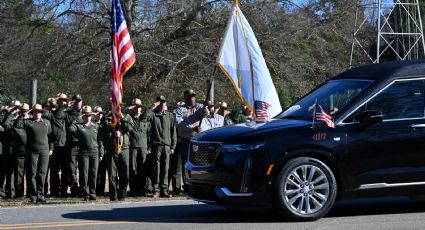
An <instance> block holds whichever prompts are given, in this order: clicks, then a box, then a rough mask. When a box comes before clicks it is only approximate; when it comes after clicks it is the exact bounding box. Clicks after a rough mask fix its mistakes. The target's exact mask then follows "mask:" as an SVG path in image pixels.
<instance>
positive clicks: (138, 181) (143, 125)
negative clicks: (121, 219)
mask: <svg viewBox="0 0 425 230" xmlns="http://www.w3.org/2000/svg"><path fill="white" fill-rule="evenodd" d="M128 110H129V111H130V115H126V116H125V117H124V119H123V124H124V125H127V127H128V131H129V137H130V193H131V194H132V195H134V196H136V195H145V194H146V193H149V192H150V191H149V185H150V182H151V181H150V177H149V176H150V174H151V173H149V172H148V171H147V170H146V169H147V167H148V164H147V162H146V157H147V155H148V142H149V140H148V139H149V138H150V137H149V135H150V133H149V132H150V123H149V122H148V121H147V120H146V116H143V114H142V101H141V100H140V99H138V98H136V99H133V101H132V105H131V106H130V107H129V108H128Z"/></svg>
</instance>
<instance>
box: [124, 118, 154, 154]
mask: <svg viewBox="0 0 425 230" xmlns="http://www.w3.org/2000/svg"><path fill="white" fill-rule="evenodd" d="M122 123H123V126H125V129H126V130H127V131H128V136H129V142H130V147H131V148H147V147H148V143H149V139H150V128H151V124H150V123H149V122H148V121H147V119H146V118H143V117H142V116H140V117H139V118H136V117H133V116H130V115H126V116H125V117H124V119H123V121H122Z"/></svg>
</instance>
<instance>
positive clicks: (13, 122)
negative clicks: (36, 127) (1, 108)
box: [4, 114, 27, 154]
mask: <svg viewBox="0 0 425 230" xmlns="http://www.w3.org/2000/svg"><path fill="white" fill-rule="evenodd" d="M4 124H5V126H6V127H12V129H11V134H12V139H13V152H14V153H20V154H25V150H26V144H27V132H26V131H25V129H24V118H23V117H22V116H19V117H18V118H17V119H15V118H14V116H13V115H12V114H9V115H8V116H7V117H6V119H5V120H4Z"/></svg>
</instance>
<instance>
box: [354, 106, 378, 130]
mask: <svg viewBox="0 0 425 230" xmlns="http://www.w3.org/2000/svg"><path fill="white" fill-rule="evenodd" d="M383 119H384V116H383V115H382V112H381V111H376V110H366V111H363V112H360V113H359V114H357V115H356V116H355V117H354V120H355V121H358V122H359V126H360V127H362V128H365V127H368V126H371V125H374V124H377V123H381V122H382V121H383Z"/></svg>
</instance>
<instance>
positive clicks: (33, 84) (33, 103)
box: [31, 79, 37, 105]
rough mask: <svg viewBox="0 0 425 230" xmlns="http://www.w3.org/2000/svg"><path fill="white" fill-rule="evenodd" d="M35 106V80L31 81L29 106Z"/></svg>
mask: <svg viewBox="0 0 425 230" xmlns="http://www.w3.org/2000/svg"><path fill="white" fill-rule="evenodd" d="M35 104H37V79H33V80H32V84H31V105H35Z"/></svg>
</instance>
